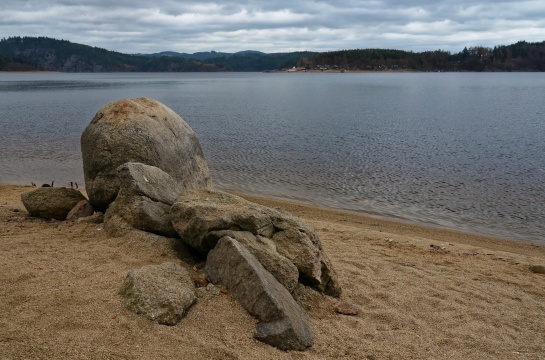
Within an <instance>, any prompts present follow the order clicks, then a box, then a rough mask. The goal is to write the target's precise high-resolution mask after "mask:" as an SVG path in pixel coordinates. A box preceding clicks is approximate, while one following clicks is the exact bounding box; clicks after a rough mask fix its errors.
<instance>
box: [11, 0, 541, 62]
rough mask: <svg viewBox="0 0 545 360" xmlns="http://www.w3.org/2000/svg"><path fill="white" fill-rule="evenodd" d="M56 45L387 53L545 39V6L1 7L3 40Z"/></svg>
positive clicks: (165, 2)
mask: <svg viewBox="0 0 545 360" xmlns="http://www.w3.org/2000/svg"><path fill="white" fill-rule="evenodd" d="M8 36H48V37H52V38H56V39H65V40H69V41H72V42H77V43H82V44H87V45H92V46H98V47H102V48H106V49H108V50H115V51H120V52H124V53H151V52H159V51H166V50H172V51H178V52H189V53H192V52H196V51H210V50H216V51H225V52H235V51H240V50H260V51H264V52H285V51H298V50H311V51H328V50H341V49H361V48H383V49H386V48H387V49H402V50H413V51H424V50H437V49H442V50H448V51H452V52H459V51H460V50H462V49H463V48H464V46H468V47H470V46H475V45H482V46H489V47H493V46H494V45H508V44H512V43H514V42H517V41H519V40H526V41H529V42H536V41H543V40H545V1H544V0H529V1H526V0H520V1H510V0H480V1H479V0H476V1H468V0H435V1H434V0H372V1H359V0H337V1H318V0H314V1H313V0H289V1H288V0H281V1H271V0H269V1H252V0H246V1H244V0H241V1H229V0H228V1H222V2H220V1H210V0H202V1H179V0H153V1H151V0H145V1H141V0H95V1H85V0H81V1H71V0H29V1H25V0H0V37H8Z"/></svg>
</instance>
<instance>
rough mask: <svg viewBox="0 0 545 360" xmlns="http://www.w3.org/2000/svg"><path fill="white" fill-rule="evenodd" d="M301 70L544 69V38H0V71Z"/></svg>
mask: <svg viewBox="0 0 545 360" xmlns="http://www.w3.org/2000/svg"><path fill="white" fill-rule="evenodd" d="M293 67H297V68H298V69H299V70H305V69H307V70H310V69H321V70H323V69H340V70H343V69H344V70H370V71H385V70H406V71H545V41H543V42H538V43H528V42H525V41H519V42H517V43H516V44H512V45H501V46H495V47H494V48H487V47H482V46H478V47H470V48H464V49H463V50H462V51H460V52H459V53H454V54H453V53H450V52H447V51H442V50H436V51H425V52H420V53H416V52H410V51H402V50H389V49H361V50H340V51H332V52H324V53H316V52H292V53H275V54H265V53H262V52H259V51H241V52H239V53H234V54H229V53H218V52H209V53H205V52H201V53H195V54H185V53H176V52H163V53H157V54H137V55H129V54H122V53H119V52H115V51H109V50H105V49H101V48H97V47H91V46H87V45H81V44H75V43H72V42H69V41H66V40H56V39H51V38H47V37H10V38H7V39H6V38H4V39H2V40H0V70H3V71H28V70H46V71H62V72H118V71H120V72H125V71H142V72H182V71H184V72H188V71H193V72H197V71H267V70H275V69H287V68H293Z"/></svg>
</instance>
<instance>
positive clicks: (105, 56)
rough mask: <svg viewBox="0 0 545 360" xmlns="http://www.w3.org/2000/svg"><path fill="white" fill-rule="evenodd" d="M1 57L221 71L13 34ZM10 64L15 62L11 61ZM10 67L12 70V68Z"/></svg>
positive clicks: (39, 64)
mask: <svg viewBox="0 0 545 360" xmlns="http://www.w3.org/2000/svg"><path fill="white" fill-rule="evenodd" d="M0 56H2V57H5V58H11V59H13V60H15V59H17V60H20V61H23V62H25V63H26V64H30V65H32V66H33V68H34V69H35V70H46V71H63V72H111V71H221V70H223V69H221V68H218V67H217V66H215V65H209V64H203V63H202V62H201V61H198V60H190V59H185V58H179V57H158V58H155V57H146V56H133V55H127V54H122V53H118V52H115V51H108V50H105V49H101V48H97V47H91V46H87V45H81V44H75V43H71V42H70V41H66V40H56V39H50V38H46V37H10V38H8V39H2V40H0ZM7 65H8V66H9V67H12V66H13V64H11V63H8V64H7ZM9 67H8V69H9Z"/></svg>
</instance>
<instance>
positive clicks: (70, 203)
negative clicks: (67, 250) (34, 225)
mask: <svg viewBox="0 0 545 360" xmlns="http://www.w3.org/2000/svg"><path fill="white" fill-rule="evenodd" d="M81 200H86V199H85V196H83V194H82V193H81V192H79V191H78V190H75V189H68V188H64V187H41V188H38V189H36V190H32V191H29V192H26V193H23V194H21V201H22V202H23V205H24V206H25V208H26V210H27V211H28V213H29V214H30V216H34V217H41V218H46V219H57V220H65V219H66V216H67V215H68V213H69V212H70V210H72V209H73V208H74V206H76V205H77V203H78V202H80V201H81Z"/></svg>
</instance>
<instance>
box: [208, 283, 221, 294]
mask: <svg viewBox="0 0 545 360" xmlns="http://www.w3.org/2000/svg"><path fill="white" fill-rule="evenodd" d="M206 290H208V291H209V292H210V293H211V294H212V295H219V294H221V291H220V289H218V288H217V287H215V286H214V284H212V283H209V284H208V285H206Z"/></svg>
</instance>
